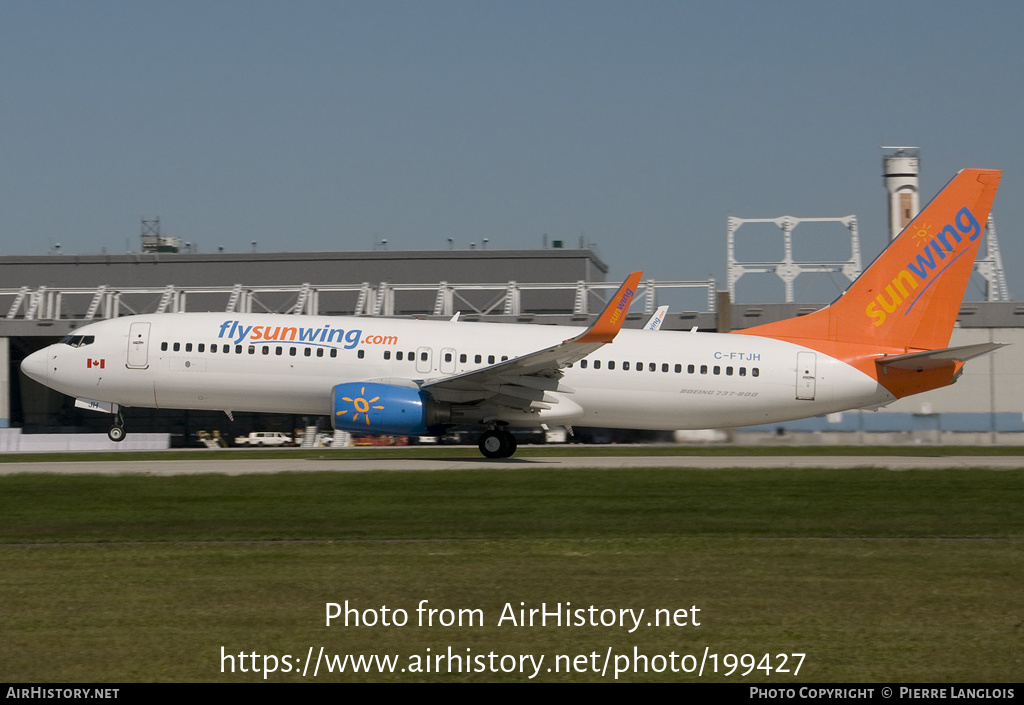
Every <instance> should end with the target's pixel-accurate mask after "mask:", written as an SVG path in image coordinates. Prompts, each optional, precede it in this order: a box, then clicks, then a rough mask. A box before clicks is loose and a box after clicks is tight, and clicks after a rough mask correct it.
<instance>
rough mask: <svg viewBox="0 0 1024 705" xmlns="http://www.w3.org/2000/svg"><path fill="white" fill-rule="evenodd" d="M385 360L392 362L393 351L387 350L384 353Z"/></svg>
mask: <svg viewBox="0 0 1024 705" xmlns="http://www.w3.org/2000/svg"><path fill="white" fill-rule="evenodd" d="M384 359H385V360H390V359H391V351H390V350H385V351H384Z"/></svg>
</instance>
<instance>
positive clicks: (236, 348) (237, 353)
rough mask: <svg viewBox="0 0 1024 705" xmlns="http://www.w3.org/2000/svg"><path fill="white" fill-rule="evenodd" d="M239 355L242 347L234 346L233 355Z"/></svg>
mask: <svg viewBox="0 0 1024 705" xmlns="http://www.w3.org/2000/svg"><path fill="white" fill-rule="evenodd" d="M241 354H242V346H241V345H236V346H235V355H241Z"/></svg>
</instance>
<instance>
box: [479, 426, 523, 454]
mask: <svg viewBox="0 0 1024 705" xmlns="http://www.w3.org/2000/svg"><path fill="white" fill-rule="evenodd" d="M478 445H479V447H480V452H481V453H483V454H484V457H485V458H508V457H510V456H511V455H512V454H513V453H515V452H516V437H515V436H513V435H512V434H511V433H509V432H508V431H506V430H505V429H503V428H492V429H490V430H488V431H484V433H483V435H481V436H480V443H479V444H478Z"/></svg>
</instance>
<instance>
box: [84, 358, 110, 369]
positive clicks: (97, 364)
mask: <svg viewBox="0 0 1024 705" xmlns="http://www.w3.org/2000/svg"><path fill="white" fill-rule="evenodd" d="M106 362H107V361H106V360H105V359H104V358H100V359H99V360H93V359H91V358H90V359H88V360H86V362H85V366H86V367H87V368H88V369H90V370H91V369H92V368H93V367H99V368H100V369H101V370H102V369H105V368H106Z"/></svg>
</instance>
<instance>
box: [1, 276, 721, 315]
mask: <svg viewBox="0 0 1024 705" xmlns="http://www.w3.org/2000/svg"><path fill="white" fill-rule="evenodd" d="M618 287H619V283H618V282H588V281H576V282H565V283H551V284H534V283H529V284H527V283H518V282H514V281H510V282H504V283H496V284H456V283H449V282H444V281H442V282H439V283H435V284H391V283H388V282H381V283H378V284H370V283H369V282H363V283H360V284H327V285H323V284H316V285H314V284H310V283H304V284H301V285H289V286H246V285H244V284H235V285H233V286H207V287H203V286H175V285H173V284H172V285H168V286H164V287H132V288H118V287H114V286H110V285H103V286H98V287H93V288H51V287H45V286H40V287H37V288H30V287H21V288H18V289H0V311H2V310H3V306H4V304H5V303H7V314H6V316H5V317H4V319H3V320H8V321H12V320H25V321H77V320H81V321H94V320H103V319H108V318H118V317H121V316H128V315H135V314H142V313H181V312H185V311H223V312H225V313H280V314H306V315H354V316H402V315H431V316H437V317H451V316H453V315H455V314H456V313H458V312H461V313H463V314H465V315H469V316H508V317H522V316H543V315H545V314H551V315H571V316H573V317H574V318H575V317H586V316H588V315H590V314H591V313H597V312H598V311H600V309H601V308H602V307H603V306H604V304H605V300H606V296H607V294H610V293H612V292H614V291H615V290H616V289H617V288H618ZM700 289H703V290H705V295H706V297H705V299H704V301H705V302H706V307H707V308H706V311H705V312H707V313H714V311H715V303H716V293H717V291H716V287H715V281H714V279H707V280H700V281H654V280H650V279H649V280H646V281H645V282H643V284H642V285H641V287H640V290H639V291H638V292H637V296H636V300H637V302H638V303H641V304H642V308H641V307H639V306H637V307H635V308H634V309H633V310H634V312H640V311H642V312H643V313H645V314H647V315H651V314H653V313H654V311H655V310H656V309H657V307H658V296H659V292H660V293H663V294H664V293H666V292H670V291H681V290H687V291H689V290H700ZM524 296H525V297H526V298H528V299H529V301H527V302H524V300H523V299H524ZM402 297H406V298H409V299H412V300H415V301H416V302H417V303H415V304H413V305H409V304H403V302H402V301H401V300H400V299H401V298H402ZM431 300H432V306H431Z"/></svg>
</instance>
